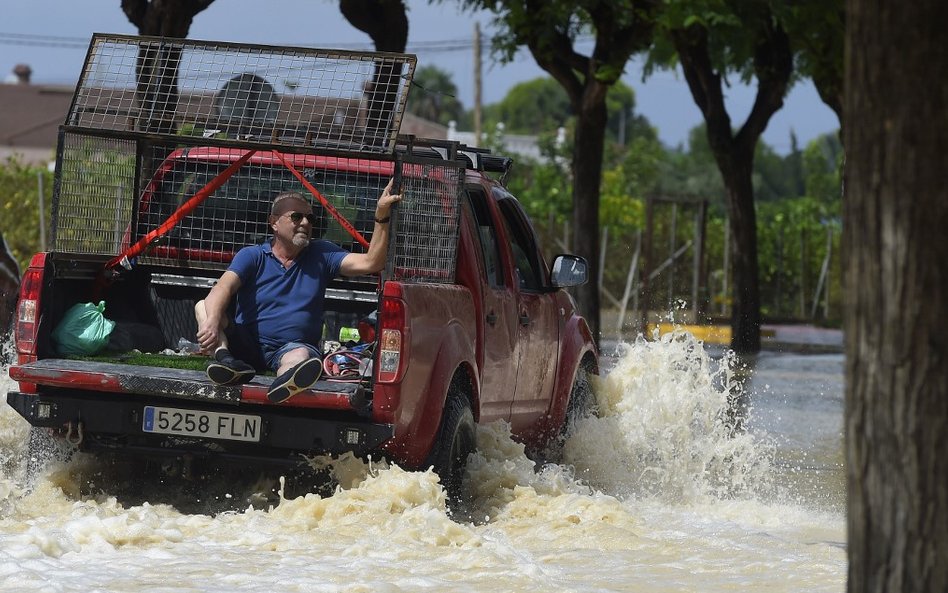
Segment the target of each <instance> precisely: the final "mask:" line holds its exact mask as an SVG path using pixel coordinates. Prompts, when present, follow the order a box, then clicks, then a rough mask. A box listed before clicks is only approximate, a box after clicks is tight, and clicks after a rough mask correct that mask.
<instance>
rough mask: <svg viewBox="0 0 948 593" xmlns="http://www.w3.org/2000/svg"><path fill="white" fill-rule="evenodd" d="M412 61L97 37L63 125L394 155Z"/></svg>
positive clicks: (399, 56) (398, 56)
mask: <svg viewBox="0 0 948 593" xmlns="http://www.w3.org/2000/svg"><path fill="white" fill-rule="evenodd" d="M414 68H415V58H414V56H410V55H403V54H391V53H379V52H372V53H368V52H348V51H338V50H320V49H306V48H293V47H274V46H265V45H247V44H231V43H217V42H207V41H195V40H187V39H169V38H156V37H133V36H119V35H104V34H96V35H95V36H93V39H92V43H91V45H90V48H89V52H88V55H87V57H86V61H85V64H84V67H83V72H82V76H81V78H80V81H79V85H78V88H77V93H76V98H75V101H74V102H73V105H72V108H71V110H70V113H69V116H68V118H67V121H66V123H67V125H70V126H75V127H78V128H87V129H96V130H111V131H115V132H146V133H149V134H155V135H168V136H176V135H177V136H197V137H203V138H218V139H241V140H249V139H257V140H260V141H266V142H268V143H270V144H272V145H274V146H275V147H278V146H284V147H293V148H298V147H300V146H336V147H340V148H347V149H356V150H360V151H374V152H381V153H386V152H387V153H391V152H392V151H393V149H394V146H395V140H396V136H397V134H398V130H399V127H400V124H401V119H402V115H403V112H404V107H405V101H406V98H407V94H408V87H409V83H410V81H411V78H412V75H413V73H414Z"/></svg>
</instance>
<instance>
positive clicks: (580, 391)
mask: <svg viewBox="0 0 948 593" xmlns="http://www.w3.org/2000/svg"><path fill="white" fill-rule="evenodd" d="M589 375H590V371H589V369H588V368H587V367H586V366H585V365H584V364H580V366H579V369H578V370H577V371H576V378H575V379H574V380H573V387H572V388H571V389H570V392H569V402H567V404H566V417H565V418H564V419H563V424H562V425H561V426H560V431H559V433H557V434H556V435H555V436H554V437H553V438H551V439H550V440H549V441H548V442H547V445H546V448H545V449H544V450H543V451H542V452H541V454H540V455H538V456H537V457H538V458H540V459H543V460H546V461H553V462H555V463H560V462H562V461H563V447H564V445H565V444H566V439H567V438H569V436H570V435H572V434H573V431H575V430H576V424H577V423H578V422H579V421H580V420H582V419H583V418H586V417H588V416H594V415H596V414H597V412H598V410H597V408H596V403H595V398H594V397H593V393H592V388H591V386H590V384H589Z"/></svg>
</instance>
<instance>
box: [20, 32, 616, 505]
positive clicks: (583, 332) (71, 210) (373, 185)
mask: <svg viewBox="0 0 948 593" xmlns="http://www.w3.org/2000/svg"><path fill="white" fill-rule="evenodd" d="M414 66H415V58H414V56H411V55H408V54H393V53H384V52H368V53H367V52H346V51H341V50H322V49H313V48H300V47H283V46H262V45H248V44H237V43H224V42H211V41H194V40H182V39H168V38H157V37H135V36H125V35H109V34H96V35H94V36H93V39H92V41H91V43H90V47H89V53H88V55H87V57H86V61H85V63H84V66H83V72H82V75H81V76H80V79H79V83H78V85H77V88H76V93H75V96H74V98H73V102H72V104H71V106H70V111H69V113H68V115H67V117H66V121H65V122H64V124H63V126H62V127H61V128H60V138H59V142H58V146H57V160H56V176H55V183H54V195H53V210H52V225H51V231H52V232H51V240H50V244H51V246H52V247H51V249H50V250H49V252H47V253H39V254H37V255H35V256H34V257H33V258H32V261H31V262H30V265H29V267H28V269H27V270H26V271H25V273H24V275H23V279H22V282H21V287H20V295H19V303H18V306H17V311H16V319H15V320H14V325H15V327H14V334H15V344H16V355H17V361H16V364H14V365H13V366H11V367H10V371H9V372H10V377H11V378H12V379H14V380H16V381H18V382H19V388H18V389H14V390H11V391H10V392H9V393H8V395H7V402H8V403H9V405H10V406H12V407H13V408H14V409H15V410H16V411H17V412H19V413H20V414H21V415H22V416H23V417H24V418H26V419H27V421H29V423H30V424H31V425H32V430H31V434H30V440H31V451H30V458H31V459H34V458H36V459H39V458H41V457H42V454H41V453H42V451H41V448H40V447H38V445H39V444H40V443H41V442H42V441H44V440H45V441H48V440H49V439H50V438H52V439H55V440H58V441H60V442H64V443H67V444H69V445H70V446H71V447H72V448H73V449H77V450H81V451H85V452H88V453H91V454H94V455H97V456H102V457H123V458H125V459H128V458H131V459H133V460H135V461H138V460H144V461H147V462H148V463H144V464H143V465H147V466H149V467H154V468H157V469H160V471H163V472H166V473H170V472H179V473H183V474H192V473H197V472H192V469H199V468H192V465H193V464H195V463H198V462H205V463H210V464H211V466H212V467H220V466H223V465H224V463H225V462H226V461H236V462H237V463H238V464H239V465H240V466H244V465H246V464H247V463H250V462H258V461H259V462H263V463H265V464H268V465H272V464H280V463H283V464H287V465H294V466H296V465H299V464H301V463H302V461H303V458H304V457H305V456H309V457H311V456H313V455H315V454H341V453H346V452H351V453H354V454H356V455H370V454H371V455H374V456H376V457H378V456H384V457H385V458H387V459H390V460H392V461H394V462H397V463H398V464H400V465H402V466H404V467H406V468H418V469H425V468H428V467H431V466H433V467H434V469H435V470H436V471H437V472H438V474H439V475H440V477H441V478H442V480H443V483H444V484H445V486H446V488H447V490H448V492H449V493H450V494H452V495H455V494H458V493H459V492H460V490H461V478H462V476H463V469H464V464H465V462H466V460H467V458H468V454H469V453H470V452H471V451H474V450H475V448H476V426H477V424H479V423H486V422H492V421H500V420H502V421H506V422H509V423H510V426H511V430H512V432H513V434H514V435H515V437H516V438H518V439H521V440H522V441H523V442H524V443H526V444H527V445H528V446H529V447H530V448H531V449H534V450H540V449H543V448H544V447H545V446H547V445H548V444H550V443H552V442H554V441H555V440H556V439H557V438H558V437H559V436H560V435H562V434H563V431H564V429H565V427H568V425H569V421H570V418H572V417H573V416H574V415H575V414H578V413H581V412H583V411H584V409H585V408H586V407H587V406H588V404H589V401H588V390H587V389H585V385H586V384H587V381H586V378H587V375H588V374H590V373H597V372H598V358H597V351H596V347H595V344H594V341H593V339H592V336H590V332H589V328H588V326H587V324H586V321H585V320H584V319H583V318H582V317H581V316H580V315H579V314H578V312H577V310H576V306H575V303H574V302H573V299H572V298H571V297H570V295H569V294H568V293H567V292H566V291H565V290H563V289H564V288H566V287H569V286H575V285H577V284H580V283H582V282H585V281H586V262H585V261H583V260H582V259H581V258H578V257H575V256H571V255H558V256H556V257H555V258H554V259H553V261H552V262H550V265H548V264H547V262H546V261H545V260H544V257H543V255H542V254H541V251H540V248H539V246H538V244H537V237H536V234H535V233H534V230H533V228H532V226H531V224H530V221H529V220H528V218H527V216H526V214H525V213H524V211H523V209H522V208H521V206H520V204H519V203H518V202H517V200H516V198H515V197H514V196H512V195H511V194H510V193H509V192H508V191H507V190H506V189H505V187H504V185H503V183H502V180H503V179H504V176H505V175H506V174H507V172H508V169H509V167H510V160H509V159H506V158H503V157H500V156H497V155H492V154H490V153H489V152H486V151H483V150H478V149H471V148H468V147H464V146H462V145H459V144H457V143H454V142H444V141H423V140H419V139H417V138H414V137H413V136H410V135H403V134H401V120H402V115H403V110H404V107H405V105H406V102H407V101H406V99H407V94H408V92H409V90H410V89H411V85H410V81H411V78H412V75H413V72H414ZM290 72H292V73H293V78H292V80H291V79H288V78H286V77H287V76H288V75H289V74H288V73H290ZM281 81H282V82H281ZM391 178H394V179H395V181H396V183H397V184H398V185H399V187H400V191H401V192H402V194H403V196H404V198H403V200H402V201H401V202H399V204H398V207H397V208H396V209H394V210H393V212H392V220H391V227H390V228H391V231H392V232H391V236H390V244H389V249H388V260H387V265H386V268H385V269H384V270H383V271H382V273H381V274H379V275H374V276H370V277H361V278H338V279H336V280H334V281H333V282H332V283H331V284H330V285H329V286H328V287H327V290H326V300H325V306H324V311H325V316H324V328H323V336H324V343H323V344H322V347H323V351H324V352H325V361H324V370H325V372H324V375H323V377H322V379H321V380H320V381H319V382H318V383H317V384H316V385H315V386H314V387H313V388H312V389H311V390H308V391H306V392H303V393H300V394H298V395H296V396H294V397H293V398H291V399H290V400H288V401H286V402H283V403H280V404H273V403H271V402H269V401H268V399H267V397H266V392H267V388H268V386H269V385H270V383H271V382H272V380H273V379H272V377H270V376H258V377H256V378H255V379H254V380H253V381H251V382H250V383H248V384H245V385H239V386H218V385H215V384H214V383H212V382H211V381H210V380H208V378H207V376H206V374H205V372H204V368H205V364H206V362H207V359H206V358H205V357H202V356H194V355H187V354H188V352H187V350H188V348H187V346H188V343H189V342H192V341H193V340H194V339H195V333H196V329H197V325H196V322H195V318H194V305H195V303H196V302H197V301H198V300H200V299H203V298H204V297H205V296H206V295H207V293H208V291H209V290H210V289H211V287H212V286H213V285H214V283H215V282H216V281H217V279H218V278H219V277H220V275H221V273H222V272H223V271H224V270H225V269H226V268H227V265H228V263H229V262H230V261H231V259H232V257H233V256H234V254H235V253H236V252H237V251H238V250H239V249H240V248H242V247H243V246H246V245H252V244H259V243H261V242H263V241H266V240H267V239H268V236H269V234H270V228H269V225H268V223H267V215H268V213H269V209H270V204H271V202H272V200H273V197H274V196H275V195H276V194H277V193H279V192H282V191H289V190H292V191H298V192H300V193H302V194H303V195H305V196H307V197H311V198H312V201H313V206H314V212H315V213H319V214H320V220H319V221H318V222H317V224H315V225H314V227H313V229H314V231H313V232H314V234H315V235H317V236H319V237H321V238H324V239H327V240H330V241H333V242H335V243H337V244H340V245H342V246H343V247H346V248H347V249H349V250H350V251H353V250H360V249H364V248H365V246H367V245H368V237H369V234H370V233H371V231H372V229H373V228H374V221H373V219H374V209H375V201H376V200H377V198H378V196H379V195H380V193H381V190H382V188H383V187H384V186H385V184H386V183H387V182H388V180H389V179H391ZM90 303H91V304H95V305H99V304H100V303H104V314H105V317H107V318H108V319H109V320H110V322H114V328H113V329H112V330H111V333H110V334H109V335H108V344H107V345H106V346H105V347H104V349H101V350H96V351H88V352H86V351H84V350H80V351H79V354H78V355H77V354H76V353H75V351H72V350H71V349H69V348H66V346H67V345H68V343H69V341H70V340H72V339H73V338H75V336H74V335H73V334H75V333H77V332H76V331H75V328H73V330H72V331H58V330H60V328H61V326H65V325H69V324H63V323H62V320H63V319H64V318H66V319H69V318H70V316H69V312H70V311H71V310H73V308H74V307H75V306H76V305H81V306H83V307H87V306H88V305H89V304H90ZM103 325H106V326H108V325H110V323H106V324H103ZM67 354H68V355H67ZM152 459H157V460H160V463H157V464H156V463H151V461H150V460H152ZM157 469H156V471H157Z"/></svg>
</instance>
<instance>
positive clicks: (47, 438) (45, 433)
mask: <svg viewBox="0 0 948 593" xmlns="http://www.w3.org/2000/svg"><path fill="white" fill-rule="evenodd" d="M72 453H73V450H72V447H70V446H69V445H67V444H66V442H65V441H63V440H62V439H58V438H56V437H55V436H53V434H52V431H50V429H48V428H41V427H37V426H31V427H30V434H29V437H28V440H27V442H26V482H25V486H26V489H27V491H30V490H33V488H34V487H35V486H36V483H37V481H38V480H39V479H40V478H41V477H42V476H43V474H44V473H45V472H46V469H47V467H48V466H49V464H50V463H53V462H62V463H65V462H67V461H69V459H70V458H71V457H72Z"/></svg>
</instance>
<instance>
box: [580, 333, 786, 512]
mask: <svg viewBox="0 0 948 593" xmlns="http://www.w3.org/2000/svg"><path fill="white" fill-rule="evenodd" d="M618 354H619V360H618V362H617V364H616V366H615V368H614V369H612V370H611V371H610V372H609V374H608V375H607V376H605V377H604V378H601V379H599V380H598V381H596V382H595V384H594V390H595V393H596V397H597V401H598V404H599V409H600V414H599V417H591V418H586V419H584V420H582V421H581V422H580V423H579V424H578V426H577V431H576V433H575V434H574V435H573V436H572V437H571V438H570V439H569V441H568V442H567V443H566V448H565V455H566V459H567V460H568V462H569V463H571V464H572V465H573V466H574V467H575V468H576V472H577V475H579V476H581V477H582V478H583V479H584V480H586V481H588V482H589V483H590V484H591V485H593V486H595V487H596V488H598V489H601V490H603V491H605V492H609V493H613V494H615V495H617V496H623V497H627V496H635V497H641V496H649V497H659V498H661V499H662V500H665V501H667V502H675V503H688V502H694V501H698V500H701V499H704V498H707V497H713V498H730V497H740V496H756V495H761V494H763V493H764V492H767V491H768V490H769V489H770V487H771V484H772V472H771V465H772V463H771V460H772V457H773V448H772V447H771V446H770V445H769V444H767V443H765V442H763V441H762V440H761V439H760V438H759V437H755V436H753V435H751V434H748V433H745V432H742V431H740V430H737V429H736V421H735V417H734V414H733V411H734V410H733V407H734V405H735V402H737V401H739V400H740V399H742V395H743V389H744V386H743V383H742V381H741V379H740V376H739V374H738V373H737V372H736V371H737V370H739V368H738V362H737V360H736V358H735V357H734V355H733V354H730V353H726V354H725V355H724V356H723V357H722V358H721V359H720V360H716V361H713V360H712V358H711V356H710V355H709V354H708V352H707V351H706V350H705V349H704V347H703V345H702V344H701V342H700V341H698V340H696V339H695V338H694V337H693V336H692V335H691V334H689V333H687V332H684V331H680V330H679V331H674V332H671V333H668V334H665V335H663V336H661V337H657V336H656V339H655V340H653V341H646V340H644V339H642V338H641V337H640V338H639V339H637V340H636V341H635V342H633V343H632V344H621V345H620V346H619V351H618Z"/></svg>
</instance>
